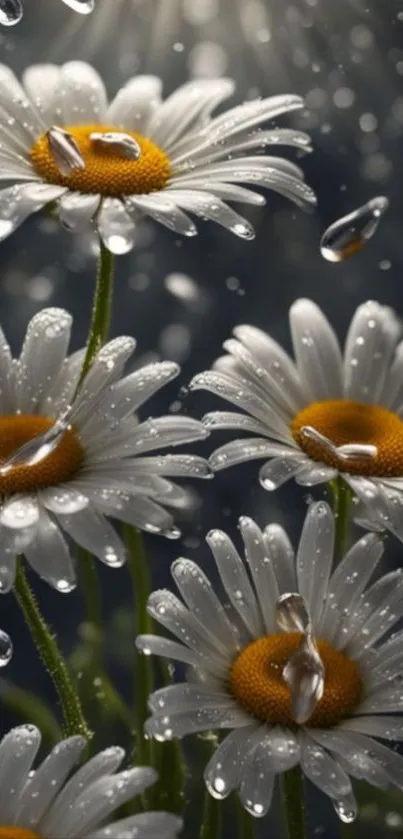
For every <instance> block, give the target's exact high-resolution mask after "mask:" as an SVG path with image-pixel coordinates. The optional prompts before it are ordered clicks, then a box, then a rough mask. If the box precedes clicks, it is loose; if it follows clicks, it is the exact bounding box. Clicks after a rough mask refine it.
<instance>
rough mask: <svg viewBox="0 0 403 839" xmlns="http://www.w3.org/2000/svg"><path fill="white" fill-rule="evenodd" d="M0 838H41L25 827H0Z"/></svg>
mask: <svg viewBox="0 0 403 839" xmlns="http://www.w3.org/2000/svg"><path fill="white" fill-rule="evenodd" d="M0 839H41V837H40V836H39V834H38V833H32V830H26V829H25V827H11V826H10V827H0Z"/></svg>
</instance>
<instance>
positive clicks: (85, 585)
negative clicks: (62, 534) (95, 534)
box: [77, 548, 104, 663]
mask: <svg viewBox="0 0 403 839" xmlns="http://www.w3.org/2000/svg"><path fill="white" fill-rule="evenodd" d="M77 556H78V563H77V570H78V582H79V588H80V592H81V594H82V597H83V601H84V607H85V615H86V620H87V623H88V625H89V629H90V638H91V646H92V647H93V653H94V659H95V660H96V661H97V662H98V663H101V662H102V660H103V634H104V633H103V623H102V599H101V588H100V585H99V578H98V574H97V569H96V564H95V563H96V560H95V559H94V557H93V556H92V554H90V553H89V552H88V551H86V550H84V549H83V548H78V551H77Z"/></svg>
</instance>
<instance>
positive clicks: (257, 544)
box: [239, 516, 279, 634]
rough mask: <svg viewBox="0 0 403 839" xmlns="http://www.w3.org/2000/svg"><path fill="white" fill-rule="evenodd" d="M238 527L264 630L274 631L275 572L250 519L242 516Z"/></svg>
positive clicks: (259, 534) (258, 533)
mask: <svg viewBox="0 0 403 839" xmlns="http://www.w3.org/2000/svg"><path fill="white" fill-rule="evenodd" d="M239 527H240V531H241V535H242V539H243V542H244V546H245V557H246V560H247V562H248V564H249V567H250V571H251V576H252V579H253V582H254V585H255V590H256V597H257V600H258V602H259V604H260V610H261V613H262V617H263V623H264V625H265V629H266V632H267V633H268V634H269V633H270V632H275V631H276V629H277V624H276V602H277V600H278V597H279V590H278V586H277V579H276V574H275V571H274V568H273V565H272V563H271V558H270V555H269V554H268V553H267V551H266V545H265V542H264V539H263V535H262V532H261V531H260V530H259V528H258V527H257V525H256V524H255V522H254V521H252V519H249V518H247V517H246V516H242V518H241V519H240V520H239Z"/></svg>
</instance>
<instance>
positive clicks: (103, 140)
mask: <svg viewBox="0 0 403 839" xmlns="http://www.w3.org/2000/svg"><path fill="white" fill-rule="evenodd" d="M90 140H91V141H92V142H93V143H94V144H95V145H98V146H100V147H101V148H103V149H104V150H108V151H111V152H114V153H115V154H117V155H118V156H119V157H126V158H127V159H128V160H138V159H139V157H140V155H141V148H140V146H139V144H138V142H137V140H135V139H134V137H131V136H130V134H125V133H124V132H123V131H93V133H92V134H90Z"/></svg>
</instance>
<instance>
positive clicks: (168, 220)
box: [125, 190, 197, 236]
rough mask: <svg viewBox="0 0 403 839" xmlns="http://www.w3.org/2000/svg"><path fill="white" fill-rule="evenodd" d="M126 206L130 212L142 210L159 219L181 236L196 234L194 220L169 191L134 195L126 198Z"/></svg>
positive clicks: (156, 219)
mask: <svg viewBox="0 0 403 839" xmlns="http://www.w3.org/2000/svg"><path fill="white" fill-rule="evenodd" d="M125 204H126V207H127V208H128V210H129V211H130V212H133V211H134V212H136V211H139V210H141V211H142V212H144V213H146V214H147V215H148V216H150V218H152V219H154V221H158V222H159V223H160V224H162V225H163V226H164V227H167V228H168V230H173V231H174V233H179V234H180V235H181V236H196V234H197V228H196V225H195V224H194V222H193V221H192V220H191V219H190V218H189V216H188V215H186V213H184V212H183V211H182V210H181V209H180V208H179V207H178V206H177V205H176V202H175V201H172V200H171V198H170V197H169V191H168V190H166V193H164V194H161V193H157V194H156V195H138V196H137V195H132V196H130V198H126V201H125Z"/></svg>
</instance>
